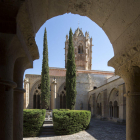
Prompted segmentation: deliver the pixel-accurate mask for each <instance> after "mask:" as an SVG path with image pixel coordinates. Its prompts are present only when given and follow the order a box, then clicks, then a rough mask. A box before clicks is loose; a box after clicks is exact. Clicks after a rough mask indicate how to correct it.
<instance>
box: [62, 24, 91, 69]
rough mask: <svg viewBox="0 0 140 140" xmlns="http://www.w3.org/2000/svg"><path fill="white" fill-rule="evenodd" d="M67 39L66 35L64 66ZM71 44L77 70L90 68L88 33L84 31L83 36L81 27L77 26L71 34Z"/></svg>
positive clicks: (89, 40) (67, 44) (89, 39)
mask: <svg viewBox="0 0 140 140" xmlns="http://www.w3.org/2000/svg"><path fill="white" fill-rule="evenodd" d="M68 46H69V39H68V35H66V41H65V48H64V49H65V68H66V66H67V54H68ZM73 46H74V50H75V64H76V68H77V69H78V70H91V67H92V46H93V45H92V38H90V37H89V33H88V32H85V36H84V34H83V32H82V29H79V27H78V28H77V29H76V31H75V33H74V34H73Z"/></svg>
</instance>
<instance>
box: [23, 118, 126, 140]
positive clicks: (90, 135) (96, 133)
mask: <svg viewBox="0 0 140 140" xmlns="http://www.w3.org/2000/svg"><path fill="white" fill-rule="evenodd" d="M125 135H126V127H125V125H121V124H117V123H114V122H109V121H101V120H97V119H91V122H90V127H89V129H88V130H85V131H81V132H79V133H76V134H73V135H65V136H51V137H33V138H23V140H126V136H125Z"/></svg>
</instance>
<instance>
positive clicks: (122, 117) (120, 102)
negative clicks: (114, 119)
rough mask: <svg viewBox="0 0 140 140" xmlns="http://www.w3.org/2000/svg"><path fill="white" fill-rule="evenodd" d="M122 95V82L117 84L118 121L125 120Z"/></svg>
mask: <svg viewBox="0 0 140 140" xmlns="http://www.w3.org/2000/svg"><path fill="white" fill-rule="evenodd" d="M123 95H124V83H123V84H121V85H119V102H118V106H119V120H118V121H119V122H123V121H125V119H126V118H125V97H124V96H123Z"/></svg>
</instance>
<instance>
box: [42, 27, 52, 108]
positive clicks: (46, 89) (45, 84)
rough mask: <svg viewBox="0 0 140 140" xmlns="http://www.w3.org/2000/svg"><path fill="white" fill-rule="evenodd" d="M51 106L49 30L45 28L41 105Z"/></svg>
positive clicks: (44, 106)
mask: <svg viewBox="0 0 140 140" xmlns="http://www.w3.org/2000/svg"><path fill="white" fill-rule="evenodd" d="M49 106H50V77H49V65H48V43H47V32H46V28H45V32H44V42H43V60H42V73H41V107H42V108H43V109H48V107H49Z"/></svg>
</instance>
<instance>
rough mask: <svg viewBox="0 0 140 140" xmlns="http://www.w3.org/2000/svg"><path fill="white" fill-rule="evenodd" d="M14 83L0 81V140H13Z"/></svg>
mask: <svg viewBox="0 0 140 140" xmlns="http://www.w3.org/2000/svg"><path fill="white" fill-rule="evenodd" d="M15 87H16V83H14V82H12V81H6V80H0V99H1V100H0V108H1V109H0V140H12V139H13V88H15Z"/></svg>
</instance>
